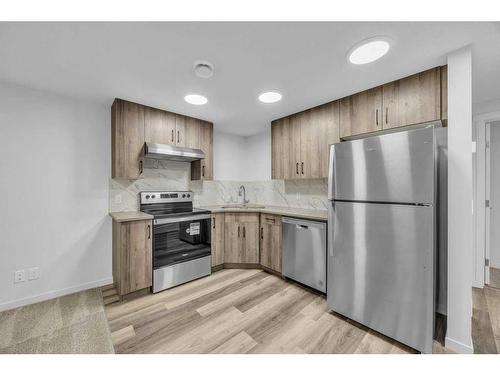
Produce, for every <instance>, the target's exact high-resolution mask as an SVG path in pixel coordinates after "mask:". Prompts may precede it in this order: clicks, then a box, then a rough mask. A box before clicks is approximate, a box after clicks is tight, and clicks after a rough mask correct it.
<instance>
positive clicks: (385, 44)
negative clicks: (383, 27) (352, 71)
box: [347, 36, 391, 65]
mask: <svg viewBox="0 0 500 375" xmlns="http://www.w3.org/2000/svg"><path fill="white" fill-rule="evenodd" d="M390 48H391V44H390V41H389V39H388V38H386V37H381V36H376V37H373V38H370V39H365V40H363V41H362V42H360V43H358V44H356V45H355V46H354V47H353V48H351V50H350V51H349V53H348V54H347V56H348V60H349V62H350V63H351V64H355V65H362V64H368V63H371V62H373V61H375V60H378V59H380V58H381V57H382V56H384V55H385V54H386V53H387V52H389V49H390Z"/></svg>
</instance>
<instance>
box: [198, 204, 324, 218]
mask: <svg viewBox="0 0 500 375" xmlns="http://www.w3.org/2000/svg"><path fill="white" fill-rule="evenodd" d="M224 206H225V205H220V206H200V207H198V208H203V209H205V210H209V211H211V212H212V213H217V212H259V213H264V214H273V215H281V216H290V217H298V218H301V219H310V220H321V221H327V212H328V211H327V210H311V209H306V208H295V207H281V206H264V205H262V206H259V205H251V204H249V205H248V206H247V208H238V207H226V208H223V207H224ZM228 206H230V205H228ZM263 206H264V207H263Z"/></svg>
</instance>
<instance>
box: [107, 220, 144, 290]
mask: <svg viewBox="0 0 500 375" xmlns="http://www.w3.org/2000/svg"><path fill="white" fill-rule="evenodd" d="M152 230H153V228H152V221H151V220H137V221H127V222H117V221H115V220H113V280H114V283H115V286H116V290H117V291H118V294H120V295H124V294H127V293H131V292H135V291H137V290H140V289H144V288H149V287H150V286H151V285H152V272H153V270H152V268H153V260H152Z"/></svg>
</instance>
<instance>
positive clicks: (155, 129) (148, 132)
mask: <svg viewBox="0 0 500 375" xmlns="http://www.w3.org/2000/svg"><path fill="white" fill-rule="evenodd" d="M144 141H145V142H151V143H161V144H164V145H174V144H175V115H174V114H173V113H170V112H166V111H162V110H160V109H156V108H151V107H145V113H144Z"/></svg>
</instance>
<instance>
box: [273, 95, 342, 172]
mask: <svg viewBox="0 0 500 375" xmlns="http://www.w3.org/2000/svg"><path fill="white" fill-rule="evenodd" d="M338 127H339V102H337V101H336V102H332V103H327V104H324V105H321V106H318V107H315V108H312V109H309V110H307V111H303V112H300V113H296V114H294V115H291V116H288V117H285V118H282V119H278V120H275V121H273V123H272V126H271V139H272V140H271V144H272V146H271V149H272V178H273V179H299V178H325V177H327V176H328V146H329V145H330V144H332V143H337V142H339V131H338Z"/></svg>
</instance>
